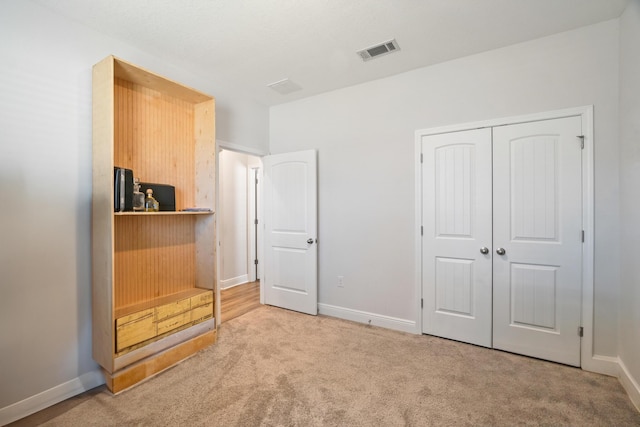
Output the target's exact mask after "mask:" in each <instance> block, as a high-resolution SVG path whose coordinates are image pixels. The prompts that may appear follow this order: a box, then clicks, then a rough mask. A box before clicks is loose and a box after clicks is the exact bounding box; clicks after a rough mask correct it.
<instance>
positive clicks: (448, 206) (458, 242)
mask: <svg viewBox="0 0 640 427" xmlns="http://www.w3.org/2000/svg"><path fill="white" fill-rule="evenodd" d="M421 149H422V154H423V163H422V224H423V227H424V230H423V238H422V271H423V275H422V294H423V303H424V307H423V332H425V333H427V334H431V335H437V336H441V337H444V338H451V339H455V340H459V341H464V342H468V343H473V344H477V345H482V346H485V347H491V129H475V130H470V131H461V132H453V133H447V134H439V135H429V136H424V137H423V139H422V147H421Z"/></svg>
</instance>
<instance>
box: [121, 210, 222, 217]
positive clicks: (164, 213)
mask: <svg viewBox="0 0 640 427" xmlns="http://www.w3.org/2000/svg"><path fill="white" fill-rule="evenodd" d="M214 213H215V212H214V211H161V212H114V213H113V215H114V216H139V217H144V216H180V215H213V214H214Z"/></svg>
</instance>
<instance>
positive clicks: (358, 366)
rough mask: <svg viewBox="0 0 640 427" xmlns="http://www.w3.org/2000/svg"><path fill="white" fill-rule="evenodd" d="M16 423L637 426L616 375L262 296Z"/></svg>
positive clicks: (635, 413)
mask: <svg viewBox="0 0 640 427" xmlns="http://www.w3.org/2000/svg"><path fill="white" fill-rule="evenodd" d="M16 425H44V426H428V425H437V426H450V425H461V426H485V425H486V426H501V425H504V426H513V425H545V426H590V425H593V426H639V425H640V412H638V411H637V410H636V409H635V408H634V407H633V405H632V403H631V401H630V400H629V397H628V396H627V394H626V393H625V392H624V390H623V389H622V387H621V385H620V384H619V382H618V380H616V379H615V378H611V377H606V376H603V375H598V374H592V373H589V372H584V371H582V370H580V369H576V368H571V367H567V366H563V365H558V364H554V363H550V362H544V361H540V360H535V359H530V358H526V357H522V356H517V355H513V354H509V353H503V352H499V351H494V350H489V349H485V348H480V347H475V346H472V345H468V344H462V343H458V342H454V341H449V340H444V339H439V338H434V337H430V336H417V335H411V334H405V333H401V332H396V331H391V330H386V329H382V328H377V327H371V326H365V325H360V324H356V323H352V322H348V321H343V320H339V319H335V318H330V317H326V316H316V317H314V316H307V315H303V314H299V313H295V312H290V311H286V310H281V309H277V308H273V307H268V306H265V307H261V308H259V309H257V310H254V311H252V312H250V313H248V314H245V315H243V316H241V317H238V318H235V319H233V320H231V321H229V322H227V323H224V324H223V325H222V327H221V328H220V331H219V339H218V343H217V344H215V345H214V346H212V347H210V348H208V349H206V350H204V351H202V352H200V353H198V354H197V355H196V356H194V357H192V358H191V359H189V360H187V361H185V362H183V363H181V364H179V365H178V366H176V367H174V368H172V369H170V370H168V371H166V372H164V373H162V374H160V375H158V376H156V377H155V378H152V379H150V380H148V381H146V382H144V383H142V384H139V385H138V386H136V387H134V388H132V389H130V390H128V391H125V392H123V393H121V394H119V395H117V396H113V395H111V394H110V393H109V392H108V391H106V389H105V388H104V387H100V388H98V389H94V390H92V391H90V392H88V393H85V394H83V395H80V396H77V397H75V398H72V399H69V400H68V401H65V402H62V403H61V404H59V405H56V406H54V407H52V408H49V409H47V410H45V411H43V412H40V413H38V414H35V415H33V416H31V417H28V418H26V419H24V420H21V421H19V422H17V423H16Z"/></svg>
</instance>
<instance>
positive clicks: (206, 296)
mask: <svg viewBox="0 0 640 427" xmlns="http://www.w3.org/2000/svg"><path fill="white" fill-rule="evenodd" d="M212 302H213V291H206V292H204V293H202V294H199V295H196V296H193V297H191V308H194V307H199V306H201V305H207V304H211V303H212Z"/></svg>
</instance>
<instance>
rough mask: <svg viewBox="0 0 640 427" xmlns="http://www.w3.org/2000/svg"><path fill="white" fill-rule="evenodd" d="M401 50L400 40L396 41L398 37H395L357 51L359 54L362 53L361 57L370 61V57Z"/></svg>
mask: <svg viewBox="0 0 640 427" xmlns="http://www.w3.org/2000/svg"><path fill="white" fill-rule="evenodd" d="M399 50H400V46H398V42H397V41H396V39H393V40H389V41H387V42H384V43H381V44H378V45H375V46H371V47H368V48H366V49H362V50H359V51H358V52H357V53H358V55H360V58H362V60H363V61H369V60H370V59H373V58H377V57H379V56H383V55H387V54H389V53H393V52H397V51H399Z"/></svg>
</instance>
